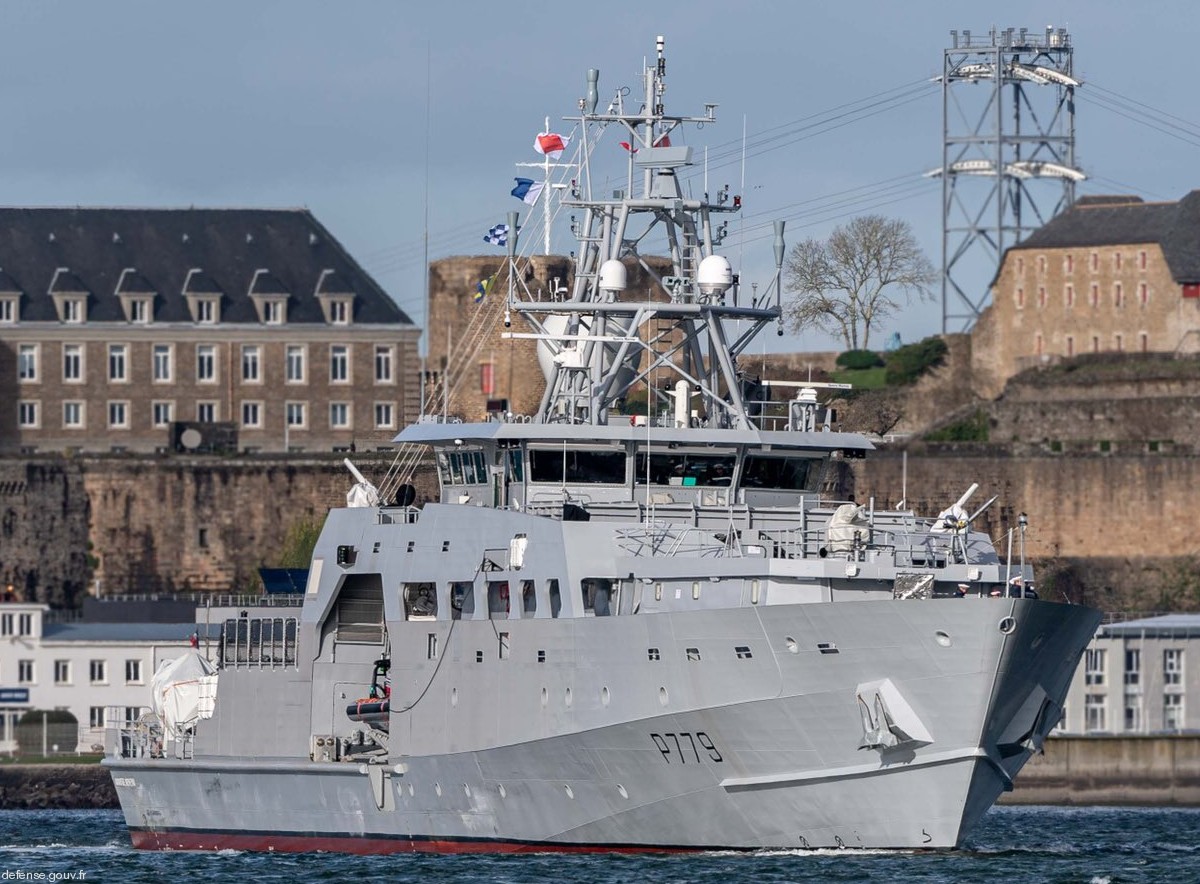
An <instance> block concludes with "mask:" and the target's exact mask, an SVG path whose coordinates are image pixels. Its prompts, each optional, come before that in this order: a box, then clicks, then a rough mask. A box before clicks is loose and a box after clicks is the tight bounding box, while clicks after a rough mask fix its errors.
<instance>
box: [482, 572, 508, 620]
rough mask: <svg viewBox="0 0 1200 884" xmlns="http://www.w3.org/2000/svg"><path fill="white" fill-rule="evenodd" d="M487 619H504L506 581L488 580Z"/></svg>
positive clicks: (506, 611)
mask: <svg viewBox="0 0 1200 884" xmlns="http://www.w3.org/2000/svg"><path fill="white" fill-rule="evenodd" d="M487 586H488V619H490V620H504V619H506V618H507V617H508V581H507V580H490V581H488V585H487Z"/></svg>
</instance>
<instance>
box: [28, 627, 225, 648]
mask: <svg viewBox="0 0 1200 884" xmlns="http://www.w3.org/2000/svg"><path fill="white" fill-rule="evenodd" d="M206 631H207V632H208V637H209V638H210V639H216V638H219V637H220V634H221V624H219V623H210V624H207V625H206V624H204V623H47V624H46V625H45V626H44V627H43V629H42V639H43V640H44V641H53V642H62V641H71V642H131V641H133V642H178V643H179V644H180V646H181V647H182V646H185V645H187V643H188V641H189V639H190V638H191V635H192V633H193V632H195V633H198V634H199V635H200V638H204V637H205V635H204V634H205V632H206Z"/></svg>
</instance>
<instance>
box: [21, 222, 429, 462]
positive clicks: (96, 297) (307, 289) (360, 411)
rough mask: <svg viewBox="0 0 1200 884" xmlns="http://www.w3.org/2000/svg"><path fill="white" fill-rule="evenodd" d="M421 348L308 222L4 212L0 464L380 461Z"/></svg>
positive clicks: (408, 400)
mask: <svg viewBox="0 0 1200 884" xmlns="http://www.w3.org/2000/svg"><path fill="white" fill-rule="evenodd" d="M418 337H419V331H418V329H417V328H416V327H415V326H414V325H413V323H412V321H411V320H410V319H409V317H408V316H407V315H405V313H404V312H403V311H402V310H401V309H400V308H399V307H398V306H397V305H396V303H395V302H394V301H393V300H392V299H391V298H390V297H389V296H388V294H387V293H386V292H385V291H384V290H383V289H382V288H381V287H380V286H379V284H378V283H376V282H375V280H374V279H372V278H371V276H370V275H369V274H368V273H367V272H366V271H365V270H364V269H363V268H362V267H361V266H360V265H359V264H358V263H357V262H356V261H355V260H354V259H353V258H352V257H351V256H350V255H349V254H348V253H347V252H346V250H345V249H344V248H343V247H342V245H341V244H340V243H339V242H338V241H337V240H336V239H335V238H334V236H333V235H332V234H331V233H330V232H329V231H328V230H326V229H325V227H323V226H322V225H321V224H320V222H318V221H317V220H316V218H314V217H313V216H312V214H311V213H309V212H308V211H306V210H302V209H291V210H277V209H261V210H260V209H19V208H10V209H0V452H27V453H32V452H52V451H99V452H105V451H138V452H154V451H171V450H178V449H180V448H181V447H183V448H187V449H193V448H195V449H199V450H205V449H206V448H209V447H213V446H210V445H209V442H211V441H212V440H219V443H220V447H222V448H225V449H230V448H234V447H236V448H237V449H238V450H242V451H263V452H281V451H284V450H292V451H309V452H317V451H330V450H340V449H347V448H350V447H351V446H354V445H357V446H359V447H362V446H364V445H365V446H369V447H379V446H384V445H387V444H388V443H390V440H391V438H392V437H393V436H394V435H395V433H396V431H397V429H398V428H400V427H402V426H403V425H404V424H405V423H406V422H408V421H411V420H415V419H416V417H417V412H418V397H419V395H420V378H419V374H418V355H417V339H418ZM188 431H191V432H188Z"/></svg>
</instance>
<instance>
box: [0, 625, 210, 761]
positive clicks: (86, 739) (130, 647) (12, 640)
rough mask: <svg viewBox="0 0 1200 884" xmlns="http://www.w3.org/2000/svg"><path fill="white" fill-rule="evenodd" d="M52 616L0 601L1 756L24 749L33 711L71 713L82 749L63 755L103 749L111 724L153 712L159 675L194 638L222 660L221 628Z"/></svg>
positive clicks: (67, 749)
mask: <svg viewBox="0 0 1200 884" xmlns="http://www.w3.org/2000/svg"><path fill="white" fill-rule="evenodd" d="M48 610H49V609H48V607H47V606H46V605H41V604H34V603H26V602H8V603H0V752H13V751H15V750H16V747H17V743H16V724H17V722H18V721H19V720H20V718H21V716H22V715H23V714H24V713H25V712H27V711H28V710H30V709H64V710H67V711H68V712H71V713H72V714H73V715H74V716H75V718H76V720H77V721H78V722H79V742H78V747H76V746H59V747H58V749H57V751H60V752H74V751H76V749H78V751H81V752H86V751H89V750H91V749H92V747H98V746H102V745H103V743H104V728H105V726H106V725H109V726H115V725H118V724H122V723H125V722H129V723H132V722H134V721H136V720H137V718H138V716H140V715H141V714H142V713H143V712H145V711H147V710H148V709H149V707H150V679H151V677H152V676H153V675H154V671H155V669H156V668H157V667H158V665H159V664H160V663H161V662H162V661H164V660H172V659H174V658H176V657H178V656H180V655H181V654H183V653H184V652H186V651H187V650H189V649H190V647H191V643H192V636H193V634H196V635H197V642H198V645H199V648H200V650H201V651H202V652H206V653H208V655H209V656H210V657H211V658H215V657H216V655H217V644H216V641H215V637H216V635H217V634H218V633H219V627H218V626H216V625H214V626H212V627H206V626H205V625H204V624H196V623H54V622H49V618H48V617H47V611H48ZM210 637H211V638H210ZM48 748H50V749H51V750H52V751H53V748H54V747H48Z"/></svg>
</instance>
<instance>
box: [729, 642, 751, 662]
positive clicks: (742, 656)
mask: <svg viewBox="0 0 1200 884" xmlns="http://www.w3.org/2000/svg"><path fill="white" fill-rule="evenodd" d="M733 650H734V651H735V652H737V658H738V659H739V660H749V659H750V658H751V657H753V656H754V655H753V654H751V653H750V648H749V646H748V645H738V646H737V647H735V648H734V649H733Z"/></svg>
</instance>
